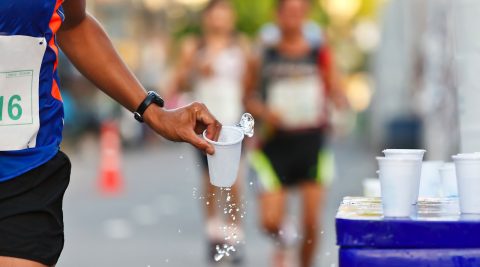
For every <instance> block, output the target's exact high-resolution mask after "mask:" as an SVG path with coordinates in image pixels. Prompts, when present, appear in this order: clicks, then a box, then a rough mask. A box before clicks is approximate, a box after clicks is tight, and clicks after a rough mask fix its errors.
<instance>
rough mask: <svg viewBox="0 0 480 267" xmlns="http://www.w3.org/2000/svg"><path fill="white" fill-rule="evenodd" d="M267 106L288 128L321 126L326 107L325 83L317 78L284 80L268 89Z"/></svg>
mask: <svg viewBox="0 0 480 267" xmlns="http://www.w3.org/2000/svg"><path fill="white" fill-rule="evenodd" d="M267 105H268V107H269V108H270V109H271V110H272V111H273V112H275V113H276V114H278V115H279V116H280V118H281V121H282V123H283V126H284V127H285V128H287V129H290V130H295V129H304V128H315V127H318V126H320V122H321V118H322V115H323V112H324V107H325V95H324V93H323V83H322V82H321V80H320V79H319V78H318V77H317V76H307V77H298V78H284V79H280V80H278V81H276V82H274V83H273V84H272V85H271V86H270V88H268V93H267Z"/></svg>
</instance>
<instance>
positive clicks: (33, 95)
mask: <svg viewBox="0 0 480 267" xmlns="http://www.w3.org/2000/svg"><path fill="white" fill-rule="evenodd" d="M46 47H47V44H46V41H45V38H43V37H40V38H38V37H29V36H0V151H12V150H21V149H26V148H33V147H35V146H36V139H37V133H38V130H39V127H40V119H39V101H38V100H39V99H38V94H39V78H40V67H41V64H42V60H43V57H44V54H45V50H46Z"/></svg>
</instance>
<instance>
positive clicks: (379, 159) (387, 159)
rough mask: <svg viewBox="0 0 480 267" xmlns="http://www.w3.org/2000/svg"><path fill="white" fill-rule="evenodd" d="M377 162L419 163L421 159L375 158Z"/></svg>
mask: <svg viewBox="0 0 480 267" xmlns="http://www.w3.org/2000/svg"><path fill="white" fill-rule="evenodd" d="M377 160H378V161H421V159H417V158H409V157H405V158H390V157H377Z"/></svg>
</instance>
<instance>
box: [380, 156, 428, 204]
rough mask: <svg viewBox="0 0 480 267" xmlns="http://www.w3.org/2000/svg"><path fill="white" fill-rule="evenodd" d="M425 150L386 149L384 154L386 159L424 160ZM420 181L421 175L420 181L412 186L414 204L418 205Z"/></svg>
mask: <svg viewBox="0 0 480 267" xmlns="http://www.w3.org/2000/svg"><path fill="white" fill-rule="evenodd" d="M425 152H426V150H425V149H385V150H383V154H385V157H386V158H409V159H418V160H420V161H422V160H423V155H424V154H425ZM420 179H421V175H420V176H419V177H418V180H417V181H415V183H414V184H412V191H413V192H414V194H413V195H412V204H417V201H418V195H419V194H420Z"/></svg>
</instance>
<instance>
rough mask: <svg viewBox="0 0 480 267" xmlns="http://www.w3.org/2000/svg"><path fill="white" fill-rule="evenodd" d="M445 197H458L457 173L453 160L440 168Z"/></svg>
mask: <svg viewBox="0 0 480 267" xmlns="http://www.w3.org/2000/svg"><path fill="white" fill-rule="evenodd" d="M440 178H441V181H442V196H443V197H458V186H457V174H456V173H455V164H454V163H453V162H448V163H445V164H444V165H443V166H442V167H441V168H440Z"/></svg>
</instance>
